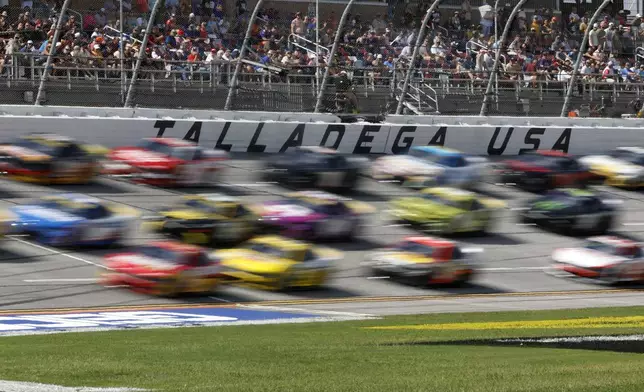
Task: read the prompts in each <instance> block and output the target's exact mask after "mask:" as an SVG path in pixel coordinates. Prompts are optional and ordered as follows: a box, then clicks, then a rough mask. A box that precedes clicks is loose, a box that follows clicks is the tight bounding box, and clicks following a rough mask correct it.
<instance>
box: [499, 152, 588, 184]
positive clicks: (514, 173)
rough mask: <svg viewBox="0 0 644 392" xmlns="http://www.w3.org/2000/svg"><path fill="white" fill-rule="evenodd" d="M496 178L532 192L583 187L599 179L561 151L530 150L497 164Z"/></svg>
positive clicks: (584, 166) (576, 160)
mask: <svg viewBox="0 0 644 392" xmlns="http://www.w3.org/2000/svg"><path fill="white" fill-rule="evenodd" d="M495 171H496V173H497V174H498V176H499V177H500V178H499V182H501V183H503V184H514V185H516V186H517V187H518V188H522V189H524V190H526V191H531V192H542V191H546V190H549V189H554V188H563V187H585V186H587V185H590V184H592V183H594V182H596V181H597V180H598V177H597V176H596V175H595V174H593V173H591V171H590V169H589V168H588V167H587V166H586V165H584V164H583V163H581V162H580V161H579V160H578V159H576V158H574V157H572V156H571V155H568V154H566V153H564V152H561V151H550V150H547V151H544V150H538V151H530V152H527V153H525V154H522V155H519V156H518V157H516V158H512V159H509V160H506V161H504V162H501V163H499V164H497V169H496V170H495Z"/></svg>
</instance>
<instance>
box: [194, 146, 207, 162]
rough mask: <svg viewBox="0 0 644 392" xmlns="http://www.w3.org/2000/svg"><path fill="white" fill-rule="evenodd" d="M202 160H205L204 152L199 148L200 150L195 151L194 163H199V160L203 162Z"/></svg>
mask: <svg viewBox="0 0 644 392" xmlns="http://www.w3.org/2000/svg"><path fill="white" fill-rule="evenodd" d="M202 159H204V155H203V152H202V151H201V149H200V148H198V149H196V150H195V154H194V155H193V156H192V160H193V161H199V160H202Z"/></svg>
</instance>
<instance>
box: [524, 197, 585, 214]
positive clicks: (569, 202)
mask: <svg viewBox="0 0 644 392" xmlns="http://www.w3.org/2000/svg"><path fill="white" fill-rule="evenodd" d="M576 204H577V199H575V198H574V197H571V196H568V195H559V194H557V195H552V196H548V197H544V198H542V199H539V200H537V201H535V202H534V203H532V206H533V208H536V209H540V210H547V211H552V210H561V209H564V208H568V207H572V206H574V205H576Z"/></svg>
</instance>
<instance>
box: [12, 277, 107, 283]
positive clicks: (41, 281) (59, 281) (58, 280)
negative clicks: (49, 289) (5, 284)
mask: <svg viewBox="0 0 644 392" xmlns="http://www.w3.org/2000/svg"><path fill="white" fill-rule="evenodd" d="M23 282H25V283H67V282H69V283H74V282H81V283H82V282H87V283H96V282H98V279H96V278H69V279H25V280H23Z"/></svg>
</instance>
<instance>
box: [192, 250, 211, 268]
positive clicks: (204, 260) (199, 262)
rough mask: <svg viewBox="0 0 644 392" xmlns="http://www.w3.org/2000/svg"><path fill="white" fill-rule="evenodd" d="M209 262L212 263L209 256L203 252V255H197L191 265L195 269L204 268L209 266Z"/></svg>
mask: <svg viewBox="0 0 644 392" xmlns="http://www.w3.org/2000/svg"><path fill="white" fill-rule="evenodd" d="M209 262H210V259H209V258H208V255H207V254H205V253H203V252H201V253H199V254H197V255H195V256H193V257H192V263H191V264H192V265H193V266H194V267H203V266H206V265H208V263H209Z"/></svg>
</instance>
